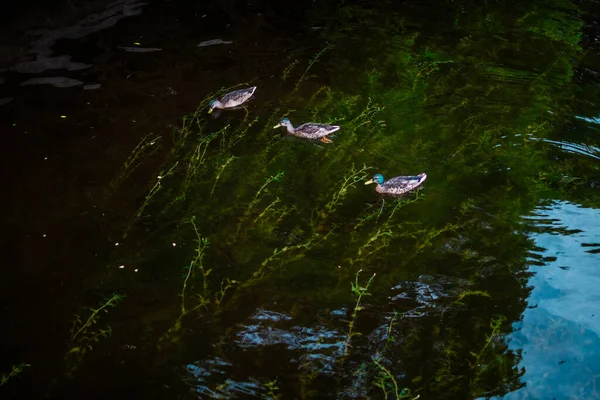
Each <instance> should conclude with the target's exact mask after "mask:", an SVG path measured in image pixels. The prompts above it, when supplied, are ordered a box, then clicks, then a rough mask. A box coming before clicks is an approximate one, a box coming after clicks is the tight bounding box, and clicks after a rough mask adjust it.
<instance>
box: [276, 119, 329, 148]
mask: <svg viewBox="0 0 600 400" xmlns="http://www.w3.org/2000/svg"><path fill="white" fill-rule="evenodd" d="M281 126H285V127H286V128H287V132H288V133H289V134H290V135H294V136H297V137H300V138H303V139H319V140H321V142H323V143H333V140H331V139H329V138H327V137H326V136H327V135H330V134H332V133H333V132H335V131H338V130H339V129H340V127H339V126H337V125H327V124H317V123H314V122H307V123H305V124H302V125H300V126H298V127H296V128H294V126H293V125H292V123H291V121H290V120H289V119H287V118H282V119H281V121H279V123H278V124H277V125H275V126H274V127H273V129H276V128H279V127H281Z"/></svg>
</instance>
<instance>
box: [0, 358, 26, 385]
mask: <svg viewBox="0 0 600 400" xmlns="http://www.w3.org/2000/svg"><path fill="white" fill-rule="evenodd" d="M27 367H31V364H26V363H20V364H17V365H13V366H12V367H11V371H10V372H9V373H2V374H1V375H0V386H4V385H6V384H7V383H8V381H10V380H12V379H15V378H16V377H17V376H19V375H20V374H21V372H23V370H24V369H25V368H27Z"/></svg>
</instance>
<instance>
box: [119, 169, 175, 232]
mask: <svg viewBox="0 0 600 400" xmlns="http://www.w3.org/2000/svg"><path fill="white" fill-rule="evenodd" d="M178 163H179V161H177V162H176V163H175V164H173V165H172V166H171V168H169V169H168V170H162V171H161V172H160V174H159V175H158V176H157V177H156V183H155V184H154V186H152V188H151V189H150V191H149V192H148V194H147V195H146V197H145V198H144V202H143V203H142V205H141V206H140V207H139V208H138V210H137V211H136V212H135V214H134V216H133V218H132V219H131V220H130V221H129V224H128V225H127V228H126V229H125V232H123V238H126V237H127V234H128V233H129V230H130V229H131V227H132V226H133V224H134V223H135V222H136V221H137V220H138V219H139V218H141V216H142V214H143V213H144V210H146V207H148V205H149V204H150V202H151V201H152V199H153V198H154V197H155V196H156V195H157V194H158V193H159V192H160V191H161V190H162V189H163V186H162V181H163V179H165V178H167V177H169V176H171V175H172V174H173V172H174V171H175V167H177V164H178Z"/></svg>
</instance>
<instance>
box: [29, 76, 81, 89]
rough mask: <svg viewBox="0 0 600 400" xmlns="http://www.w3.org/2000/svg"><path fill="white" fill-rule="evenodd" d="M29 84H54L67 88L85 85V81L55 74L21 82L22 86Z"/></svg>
mask: <svg viewBox="0 0 600 400" xmlns="http://www.w3.org/2000/svg"><path fill="white" fill-rule="evenodd" d="M29 85H52V86H54V87H57V88H66V87H73V86H79V85H83V82H81V81H78V80H77V79H72V78H67V77H64V76H53V77H45V78H31V79H28V80H26V81H25V82H23V83H21V86H29Z"/></svg>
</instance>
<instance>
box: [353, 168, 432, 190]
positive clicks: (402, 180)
mask: <svg viewBox="0 0 600 400" xmlns="http://www.w3.org/2000/svg"><path fill="white" fill-rule="evenodd" d="M425 179H427V174H425V173H424V172H423V173H422V174H419V175H415V176H396V177H394V178H390V179H388V180H387V181H386V180H385V179H384V178H383V175H381V174H375V175H373V178H372V179H369V180H368V181H366V182H365V185H369V184H371V183H376V184H377V187H376V188H375V191H376V192H377V193H381V194H391V195H400V194H404V193H407V192H410V191H411V190H413V189H416V188H417V187H419V186H420V185H421V184H422V183H423V182H425Z"/></svg>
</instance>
